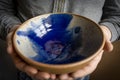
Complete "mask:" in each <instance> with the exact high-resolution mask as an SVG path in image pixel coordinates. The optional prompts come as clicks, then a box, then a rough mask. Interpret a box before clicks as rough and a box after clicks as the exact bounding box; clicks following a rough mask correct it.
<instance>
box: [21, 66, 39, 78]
mask: <svg viewBox="0 0 120 80" xmlns="http://www.w3.org/2000/svg"><path fill="white" fill-rule="evenodd" d="M23 70H24V72H26V73H27V74H28V75H29V76H31V77H33V78H34V76H35V75H36V74H37V73H38V70H37V69H35V68H34V67H32V66H29V65H25V66H24V67H23Z"/></svg>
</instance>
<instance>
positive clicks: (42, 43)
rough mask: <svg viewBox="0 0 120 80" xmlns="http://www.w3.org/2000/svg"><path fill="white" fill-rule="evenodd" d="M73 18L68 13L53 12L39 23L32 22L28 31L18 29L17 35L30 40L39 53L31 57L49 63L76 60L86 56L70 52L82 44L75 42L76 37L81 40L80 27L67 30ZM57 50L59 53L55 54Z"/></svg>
mask: <svg viewBox="0 0 120 80" xmlns="http://www.w3.org/2000/svg"><path fill="white" fill-rule="evenodd" d="M72 18H73V16H72V15H68V14H53V15H50V16H48V17H47V18H43V19H42V20H41V19H40V23H39V24H36V23H34V22H31V23H30V24H31V26H32V28H27V31H17V35H18V36H23V37H27V38H28V39H29V40H30V42H31V43H32V44H33V45H32V48H33V50H34V51H35V52H36V53H38V55H37V56H35V57H31V58H32V59H34V60H36V61H38V62H44V63H49V64H64V63H71V62H75V61H78V60H80V59H83V58H84V57H83V56H80V55H79V57H78V56H75V55H74V56H73V54H72V55H71V54H70V53H74V50H75V49H77V48H78V47H80V46H81V44H78V43H76V42H75V40H76V39H78V40H80V36H78V35H79V34H80V32H81V29H80V27H78V26H77V27H75V28H73V29H70V30H66V28H67V27H68V25H69V23H70V21H71V20H72ZM74 36H75V37H74ZM46 45H47V47H46ZM50 46H51V47H52V48H51V47H50ZM57 52H59V54H53V53H57Z"/></svg>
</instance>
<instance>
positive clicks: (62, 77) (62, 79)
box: [59, 74, 69, 80]
mask: <svg viewBox="0 0 120 80" xmlns="http://www.w3.org/2000/svg"><path fill="white" fill-rule="evenodd" d="M68 78H69V76H68V74H61V75H59V79H60V80H68Z"/></svg>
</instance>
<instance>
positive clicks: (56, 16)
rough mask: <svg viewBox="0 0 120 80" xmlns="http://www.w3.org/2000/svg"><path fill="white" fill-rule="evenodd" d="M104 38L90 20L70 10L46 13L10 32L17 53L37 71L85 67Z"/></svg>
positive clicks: (59, 72) (58, 71) (68, 69)
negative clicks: (67, 11) (12, 34)
mask: <svg viewBox="0 0 120 80" xmlns="http://www.w3.org/2000/svg"><path fill="white" fill-rule="evenodd" d="M104 44H105V39H104V36H103V32H102V30H101V28H100V27H99V25H97V24H96V23H95V22H94V21H92V20H90V19H88V18H86V17H83V16H80V15H76V14H71V13H49V14H43V15H40V16H36V17H34V18H31V19H29V20H27V21H26V22H24V23H23V24H22V25H21V26H20V27H19V28H18V29H17V30H16V31H15V33H14V36H13V45H14V48H15V50H16V52H17V54H18V55H19V56H20V57H21V59H23V60H24V61H25V62H26V63H28V64H29V65H32V66H34V67H36V68H37V69H38V70H40V71H45V72H49V73H55V74H64V73H71V72H74V71H77V70H78V69H81V68H83V67H84V66H86V65H87V64H88V63H89V62H90V61H91V60H92V59H93V58H94V57H96V56H97V55H98V54H99V52H100V51H101V50H102V49H103V46H104Z"/></svg>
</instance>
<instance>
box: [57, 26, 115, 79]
mask: <svg viewBox="0 0 120 80" xmlns="http://www.w3.org/2000/svg"><path fill="white" fill-rule="evenodd" d="M100 27H101V29H102V31H103V33H104V36H105V45H104V48H103V50H101V52H100V53H99V55H98V56H96V57H95V58H94V59H93V60H92V61H91V62H90V63H89V64H88V65H87V66H85V67H84V68H83V69H80V70H78V71H76V72H73V73H70V74H62V75H59V77H58V78H59V79H60V80H73V78H80V77H84V76H86V75H88V74H90V73H92V72H93V71H94V70H95V69H96V67H97V65H98V63H99V62H100V60H101V58H102V54H103V52H104V51H107V52H110V51H112V50H113V45H112V43H111V42H110V38H111V32H110V30H109V29H108V28H107V27H106V26H100Z"/></svg>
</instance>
